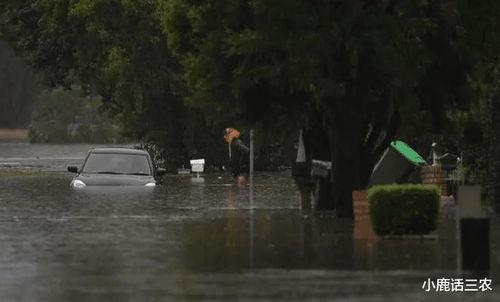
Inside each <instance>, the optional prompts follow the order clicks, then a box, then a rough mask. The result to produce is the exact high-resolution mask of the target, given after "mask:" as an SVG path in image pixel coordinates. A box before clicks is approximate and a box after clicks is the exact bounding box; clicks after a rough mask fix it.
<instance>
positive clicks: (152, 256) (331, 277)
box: [0, 143, 500, 301]
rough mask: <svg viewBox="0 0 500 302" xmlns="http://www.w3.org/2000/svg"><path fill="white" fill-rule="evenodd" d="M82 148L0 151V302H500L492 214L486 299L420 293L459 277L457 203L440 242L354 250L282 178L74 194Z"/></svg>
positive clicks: (336, 225) (344, 223) (347, 227)
mask: <svg viewBox="0 0 500 302" xmlns="http://www.w3.org/2000/svg"><path fill="white" fill-rule="evenodd" d="M88 147H89V146H87V145H29V144H23V143H0V280H1V282H0V301H345V300H350V301H401V300H404V299H406V300H408V301H448V300H450V301H451V300H457V299H458V300H463V301H499V300H500V294H498V291H499V289H500V287H499V286H498V285H497V284H496V282H497V281H498V280H500V278H498V276H499V270H498V267H499V265H500V253H499V252H498V250H499V249H500V222H499V221H500V219H498V217H497V216H492V219H491V228H492V229H491V233H492V234H491V236H492V240H491V243H492V255H491V260H492V261H491V263H492V265H491V266H492V269H491V271H490V272H489V273H488V272H486V273H482V275H480V276H478V277H481V278H484V277H489V278H491V279H493V291H488V292H483V293H482V292H479V293H470V292H463V293H451V292H447V293H436V292H425V290H424V289H422V285H423V282H424V281H426V280H427V279H428V278H431V280H432V279H434V280H435V279H436V278H443V277H444V278H457V277H460V276H462V274H461V273H460V272H459V271H458V269H457V267H458V261H457V253H458V252H457V251H458V244H457V239H456V236H457V234H456V224H455V209H456V207H455V205H454V203H453V202H447V203H445V204H444V205H443V209H442V219H441V221H440V224H439V229H438V231H437V235H438V237H437V239H431V240H383V241H370V240H360V239H357V238H355V236H353V232H354V231H353V230H354V222H353V221H352V220H342V219H340V220H339V219H336V218H334V217H333V215H332V213H328V212H324V213H308V212H302V211H301V210H300V209H299V208H298V205H299V196H298V193H297V192H296V189H295V185H294V183H293V181H292V180H291V178H290V177H289V175H288V174H286V173H281V174H280V173H258V174H257V175H256V176H255V181H254V187H253V190H252V191H253V196H252V197H253V198H251V196H250V193H251V192H250V189H249V188H248V187H244V188H240V187H238V186H236V185H234V184H232V181H231V178H230V177H229V176H228V175H223V174H220V175H219V174H212V175H204V176H203V177H202V178H199V179H197V178H191V177H190V176H177V175H169V176H167V177H166V178H165V183H164V185H162V186H158V187H156V188H153V189H150V188H148V189H146V188H144V190H138V189H137V188H135V189H131V188H100V189H90V190H87V189H88V188H87V189H85V190H79V191H75V190H72V189H70V188H69V182H70V180H71V177H72V175H71V174H70V173H67V172H64V169H65V167H66V165H69V164H80V163H81V161H82V159H83V157H84V156H85V154H86V151H87V149H88ZM37 157H38V158H37ZM9 163H10V164H9ZM2 165H3V167H2ZM23 169H25V170H26V169H27V170H29V171H32V170H36V171H42V173H34V174H32V175H25V173H10V172H11V171H12V170H16V171H17V170H23ZM2 171H3V172H2Z"/></svg>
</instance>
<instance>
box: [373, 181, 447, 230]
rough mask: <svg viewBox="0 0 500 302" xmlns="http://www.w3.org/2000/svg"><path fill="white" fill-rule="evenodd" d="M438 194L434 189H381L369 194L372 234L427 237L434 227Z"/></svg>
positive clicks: (436, 216) (408, 187) (415, 186)
mask: <svg viewBox="0 0 500 302" xmlns="http://www.w3.org/2000/svg"><path fill="white" fill-rule="evenodd" d="M440 198H441V196H440V194H439V190H438V188H437V187H436V186H433V185H414V184H404V185H380V186H373V187H372V188H370V189H369V190H368V200H369V203H370V218H371V221H372V224H373V229H374V231H375V233H376V234H377V235H379V236H383V235H401V234H428V233H430V232H432V231H434V230H435V229H436V227H437V221H438V216H439V208H440Z"/></svg>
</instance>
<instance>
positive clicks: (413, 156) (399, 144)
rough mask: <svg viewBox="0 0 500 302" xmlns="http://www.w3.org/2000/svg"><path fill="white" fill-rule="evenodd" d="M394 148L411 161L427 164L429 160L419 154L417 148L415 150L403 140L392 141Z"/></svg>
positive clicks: (416, 163) (418, 164)
mask: <svg viewBox="0 0 500 302" xmlns="http://www.w3.org/2000/svg"><path fill="white" fill-rule="evenodd" d="M391 146H392V148H394V150H396V151H397V152H399V153H400V154H401V155H403V156H404V157H405V158H406V159H407V160H408V161H409V162H410V163H412V164H414V165H417V166H421V165H425V164H426V163H427V162H426V161H425V160H424V159H423V158H422V156H420V154H418V153H417V152H416V151H415V150H413V149H412V148H411V147H410V146H408V145H407V144H406V143H405V142H403V141H393V142H392V143H391Z"/></svg>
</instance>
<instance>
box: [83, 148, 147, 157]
mask: <svg viewBox="0 0 500 302" xmlns="http://www.w3.org/2000/svg"><path fill="white" fill-rule="evenodd" d="M89 152H91V153H114V154H136V155H145V154H148V152H146V151H145V150H141V149H131V148H119V147H109V148H94V149H90V151H89Z"/></svg>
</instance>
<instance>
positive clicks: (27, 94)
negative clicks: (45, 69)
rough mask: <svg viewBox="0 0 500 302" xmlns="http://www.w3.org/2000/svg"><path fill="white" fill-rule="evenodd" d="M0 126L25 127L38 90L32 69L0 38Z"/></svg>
mask: <svg viewBox="0 0 500 302" xmlns="http://www.w3.org/2000/svg"><path fill="white" fill-rule="evenodd" d="M0 66H1V70H2V72H1V73H0V108H1V109H0V128H22V127H26V126H27V125H28V123H29V120H30V117H31V114H30V112H31V109H32V105H33V102H34V100H35V98H36V94H37V92H38V90H39V88H38V85H37V84H38V83H37V79H36V77H35V75H34V74H33V72H32V70H30V68H29V67H28V66H26V64H25V63H24V62H22V61H21V60H20V59H19V58H16V56H15V55H14V53H13V51H12V49H11V48H10V47H8V45H6V44H5V43H4V42H3V41H1V40H0Z"/></svg>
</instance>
